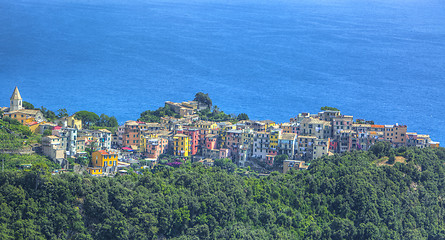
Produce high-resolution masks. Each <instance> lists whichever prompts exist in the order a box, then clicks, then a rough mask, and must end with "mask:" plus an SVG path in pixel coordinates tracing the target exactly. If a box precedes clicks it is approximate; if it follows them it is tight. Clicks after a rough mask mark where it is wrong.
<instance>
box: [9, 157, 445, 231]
mask: <svg viewBox="0 0 445 240" xmlns="http://www.w3.org/2000/svg"><path fill="white" fill-rule="evenodd" d="M385 151H386V150H385V149H384V148H377V149H373V151H369V152H351V153H347V154H344V155H335V156H331V157H327V158H322V159H318V160H315V161H313V162H312V164H311V168H310V169H309V170H307V171H298V172H297V171H290V172H289V173H288V174H280V173H277V172H273V173H272V174H271V175H270V176H268V177H264V178H249V177H245V176H239V175H236V174H233V173H228V172H227V171H225V170H222V169H220V168H219V167H213V168H205V167H203V166H201V165H197V164H193V165H188V166H186V164H184V165H182V166H181V167H180V168H158V169H156V170H155V171H154V172H144V175H143V176H140V175H128V176H118V177H115V178H94V177H90V176H82V175H76V174H72V173H67V174H61V175H56V176H51V175H49V174H48V173H47V169H46V168H45V167H44V166H33V167H34V169H33V170H32V171H28V172H26V171H20V172H17V171H16V172H14V171H7V172H4V173H2V174H0V204H1V207H0V239H30V238H31V239H34V238H35V239H157V238H167V239H445V223H444V219H445V211H444V206H445V205H444V204H445V202H444V199H445V194H444V193H445V190H444V188H445V176H444V174H445V165H444V163H445V150H444V149H443V148H439V149H422V150H420V149H411V148H408V149H407V148H404V149H402V150H400V151H398V152H397V154H398V155H400V156H403V157H404V158H405V159H406V163H400V162H395V164H394V165H393V166H388V165H382V166H379V165H378V164H377V163H378V162H379V161H380V159H382V158H383V157H384V155H385V154H386V153H387V152H385ZM389 153H391V152H389ZM391 154H392V153H391ZM386 157H390V156H386Z"/></svg>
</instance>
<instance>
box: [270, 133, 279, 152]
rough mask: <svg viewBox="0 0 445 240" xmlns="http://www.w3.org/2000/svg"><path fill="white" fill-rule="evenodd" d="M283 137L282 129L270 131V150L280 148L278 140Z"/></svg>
mask: <svg viewBox="0 0 445 240" xmlns="http://www.w3.org/2000/svg"><path fill="white" fill-rule="evenodd" d="M280 136H281V129H276V130H272V131H270V134H269V148H271V149H277V147H278V139H279V138H280Z"/></svg>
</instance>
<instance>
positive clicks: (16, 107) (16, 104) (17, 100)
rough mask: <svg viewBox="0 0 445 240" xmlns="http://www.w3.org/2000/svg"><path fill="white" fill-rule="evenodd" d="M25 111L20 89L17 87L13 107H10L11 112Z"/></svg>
mask: <svg viewBox="0 0 445 240" xmlns="http://www.w3.org/2000/svg"><path fill="white" fill-rule="evenodd" d="M21 109H23V107H22V96H20V92H19V88H18V87H15V89H14V92H13V93H12V96H11V105H10V107H9V111H10V112H12V111H18V110H21Z"/></svg>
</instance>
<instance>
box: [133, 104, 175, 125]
mask: <svg viewBox="0 0 445 240" xmlns="http://www.w3.org/2000/svg"><path fill="white" fill-rule="evenodd" d="M166 116H169V117H175V118H180V116H179V114H178V113H175V112H174V111H173V109H171V107H170V106H168V105H166V106H165V107H160V108H158V110H155V111H151V110H147V111H144V112H142V113H141V117H140V118H139V119H138V120H139V121H142V122H161V117H166Z"/></svg>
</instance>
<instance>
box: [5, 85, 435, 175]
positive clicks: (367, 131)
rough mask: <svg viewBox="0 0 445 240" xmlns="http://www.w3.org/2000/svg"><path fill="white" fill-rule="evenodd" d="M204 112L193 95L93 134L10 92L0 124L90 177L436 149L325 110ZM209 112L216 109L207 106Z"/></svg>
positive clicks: (400, 129)
mask: <svg viewBox="0 0 445 240" xmlns="http://www.w3.org/2000/svg"><path fill="white" fill-rule="evenodd" d="M211 108H212V104H211V100H210V98H208V95H206V94H203V93H198V94H197V95H196V97H195V100H194V101H188V102H182V103H174V102H170V101H167V102H165V106H164V107H163V108H162V109H163V111H164V112H165V111H167V112H169V113H171V114H161V115H163V116H159V114H157V115H153V114H152V113H153V112H154V111H153V112H152V111H147V112H148V115H149V116H144V117H143V114H146V112H144V113H143V114H141V119H139V120H129V121H126V122H125V123H124V124H123V125H120V126H118V127H115V128H114V129H113V128H106V127H104V128H102V129H95V128H91V126H90V122H86V121H85V120H84V121H82V118H81V117H78V116H76V115H71V116H68V115H67V114H66V115H67V116H64V117H61V118H58V119H55V120H52V121H49V120H47V119H46V118H45V116H44V113H42V111H41V110H40V109H25V108H24V106H23V99H22V97H21V95H20V92H19V90H18V88H17V87H16V88H15V89H14V91H13V94H12V96H11V98H10V107H4V108H1V109H0V110H1V112H2V114H1V116H2V118H3V119H7V118H9V119H14V120H16V121H18V122H19V123H20V124H23V125H24V126H26V127H28V128H29V130H30V131H31V132H33V133H34V134H41V135H43V137H42V138H41V142H40V143H39V144H36V145H35V146H33V151H35V152H36V153H39V154H42V155H45V156H47V157H48V158H50V159H51V160H53V161H54V162H56V163H58V164H60V166H62V167H64V168H68V167H69V164H70V162H72V161H70V160H72V159H82V158H83V159H86V160H87V161H86V162H84V163H85V164H84V165H85V166H84V167H85V169H84V170H86V171H88V173H90V174H92V175H98V176H99V175H113V174H116V173H118V172H120V173H124V172H126V170H125V169H126V168H128V167H129V166H132V164H138V166H139V167H140V166H142V167H143V168H147V167H149V168H153V167H154V166H156V165H157V164H159V163H160V160H161V159H169V161H164V162H163V164H166V165H169V166H177V165H180V164H181V163H182V162H185V161H192V162H200V163H202V164H204V165H207V166H213V165H214V164H215V161H218V160H221V159H230V160H231V161H232V163H234V164H236V165H237V166H238V167H252V168H254V169H260V170H261V169H262V170H264V171H263V172H267V171H268V170H269V171H271V170H282V171H283V172H287V171H288V170H289V169H291V168H294V169H298V170H301V169H307V168H308V167H309V166H310V162H311V160H313V159H316V158H320V157H323V156H329V155H333V154H335V153H344V152H350V151H354V150H364V151H366V150H369V149H370V147H371V146H373V145H374V144H376V143H378V142H387V143H389V144H390V146H392V147H402V146H407V147H410V146H414V147H418V148H427V147H434V148H435V147H439V143H438V142H434V141H432V140H431V138H430V137H429V135H425V134H417V133H415V132H408V131H407V126H406V125H399V124H391V125H379V124H374V122H373V121H366V120H363V119H356V120H355V121H354V118H353V116H351V115H343V114H342V113H341V112H340V111H339V110H338V109H335V108H330V107H324V108H322V111H320V112H319V113H316V114H310V113H300V114H298V115H297V116H296V117H293V118H291V119H290V121H289V122H285V123H276V122H274V121H271V120H261V121H254V120H249V119H248V117H247V115H246V114H240V115H238V117H232V118H230V119H229V120H228V121H211V120H209V118H208V113H211V112H210V109H211ZM215 111H219V110H218V109H216V110H215V107H214V110H213V112H214V113H215ZM203 113H207V115H206V114H203ZM150 114H151V115H150ZM144 118H145V119H149V120H150V121H153V122H147V121H143V120H144ZM84 119H85V118H84ZM116 124H117V122H116ZM88 150H89V151H88ZM3 151H4V149H3Z"/></svg>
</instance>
